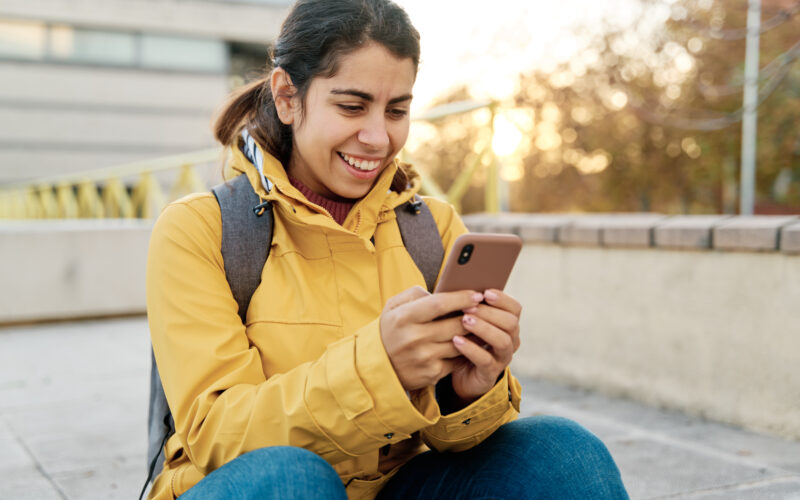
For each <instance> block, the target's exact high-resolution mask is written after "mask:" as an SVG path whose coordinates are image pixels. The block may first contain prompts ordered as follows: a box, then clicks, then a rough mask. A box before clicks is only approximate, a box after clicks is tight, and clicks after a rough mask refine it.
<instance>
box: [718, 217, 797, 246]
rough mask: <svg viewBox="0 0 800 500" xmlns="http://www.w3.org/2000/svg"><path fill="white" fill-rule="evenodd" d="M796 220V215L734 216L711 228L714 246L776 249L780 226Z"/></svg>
mask: <svg viewBox="0 0 800 500" xmlns="http://www.w3.org/2000/svg"><path fill="white" fill-rule="evenodd" d="M797 220H798V218H797V217H778V216H765V215H754V216H750V217H734V218H732V219H730V220H728V221H725V222H723V223H722V224H720V225H719V226H717V227H715V228H714V229H713V232H714V248H716V249H719V250H755V251H774V250H778V245H779V244H780V231H781V228H782V227H783V226H786V225H789V224H790V223H792V222H795V221H797Z"/></svg>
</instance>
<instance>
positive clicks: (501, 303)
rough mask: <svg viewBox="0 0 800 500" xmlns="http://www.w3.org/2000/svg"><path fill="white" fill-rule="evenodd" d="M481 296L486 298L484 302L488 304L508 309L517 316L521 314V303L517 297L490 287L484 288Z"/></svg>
mask: <svg viewBox="0 0 800 500" xmlns="http://www.w3.org/2000/svg"><path fill="white" fill-rule="evenodd" d="M483 296H484V299H485V300H486V303H487V304H489V305H490V306H494V307H498V308H500V309H503V310H505V311H508V312H510V313H511V314H513V315H514V316H516V317H518V318H519V316H520V314H522V304H520V303H519V302H518V301H517V299H515V298H514V297H512V296H511V295H508V294H507V293H504V292H502V291H500V290H496V289H494V288H492V289H489V290H486V291H485V292H484V293H483Z"/></svg>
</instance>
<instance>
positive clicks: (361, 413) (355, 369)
mask: <svg viewBox="0 0 800 500" xmlns="http://www.w3.org/2000/svg"><path fill="white" fill-rule="evenodd" d="M328 355H329V356H330V357H331V359H335V360H336V361H335V362H334V363H331V364H329V365H328V377H329V386H330V387H331V389H332V390H333V392H334V396H335V399H336V402H337V404H338V405H339V409H340V410H341V412H342V414H343V415H344V417H345V418H346V419H347V420H349V421H350V422H352V424H354V425H355V426H356V427H358V429H359V430H360V431H361V432H362V433H364V434H365V435H366V436H368V437H369V438H371V439H369V440H368V442H365V443H364V447H365V449H362V450H360V451H361V452H366V451H368V450H369V449H376V448H378V447H381V446H384V445H387V444H394V443H397V442H399V441H402V440H404V439H408V438H409V437H411V434H412V433H414V432H416V431H418V430H420V429H422V428H423V427H426V426H429V425H432V424H434V423H435V422H436V421H437V420H438V419H439V417H440V414H439V407H438V405H436V403H435V400H434V398H433V397H432V396H431V394H432V392H431V391H427V392H425V391H423V392H422V393H416V391H415V394H414V397H413V398H412V399H413V401H412V400H411V399H409V395H408V394H407V393H406V390H405V389H404V388H403V386H402V385H401V384H400V380H399V379H398V378H397V375H396V374H395V372H394V368H393V367H392V363H391V361H390V360H389V356H388V355H387V354H386V349H384V347H383V341H382V340H381V336H380V327H379V319H376V320H375V321H373V322H371V323H369V324H368V325H366V326H365V327H363V328H361V329H360V330H359V331H358V332H356V334H355V335H354V336H352V337H348V338H346V339H343V340H341V341H339V342H336V343H335V344H332V345H331V346H329V352H328ZM348 358H350V359H348ZM348 361H349V362H348Z"/></svg>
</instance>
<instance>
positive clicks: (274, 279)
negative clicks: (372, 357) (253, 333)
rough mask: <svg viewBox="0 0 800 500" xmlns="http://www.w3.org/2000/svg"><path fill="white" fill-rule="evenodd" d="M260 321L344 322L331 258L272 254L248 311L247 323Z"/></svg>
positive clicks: (326, 323) (334, 323)
mask: <svg viewBox="0 0 800 500" xmlns="http://www.w3.org/2000/svg"><path fill="white" fill-rule="evenodd" d="M257 322H270V323H278V324H287V325H303V324H314V325H326V326H339V327H340V326H342V318H341V314H340V311H339V290H338V287H337V283H336V276H335V272H334V267H333V262H332V260H331V258H330V257H325V258H319V259H308V258H306V257H303V256H302V255H300V254H299V253H287V254H283V255H280V256H273V255H270V257H269V259H268V260H267V263H266V264H265V265H264V270H263V271H262V275H261V284H260V285H259V286H258V288H256V291H255V292H254V293H253V297H252V298H251V299H250V307H249V309H248V311H247V325H248V326H250V325H251V324H253V323H257Z"/></svg>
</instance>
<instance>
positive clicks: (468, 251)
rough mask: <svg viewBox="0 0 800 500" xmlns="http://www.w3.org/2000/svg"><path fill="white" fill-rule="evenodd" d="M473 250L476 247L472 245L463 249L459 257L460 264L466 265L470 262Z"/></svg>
mask: <svg viewBox="0 0 800 500" xmlns="http://www.w3.org/2000/svg"><path fill="white" fill-rule="evenodd" d="M473 248H474V246H473V245H472V244H469V245H464V248H462V249H461V253H460V254H459V255H458V263H459V264H466V263H467V262H468V261H469V258H470V257H471V256H472V250H473Z"/></svg>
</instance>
